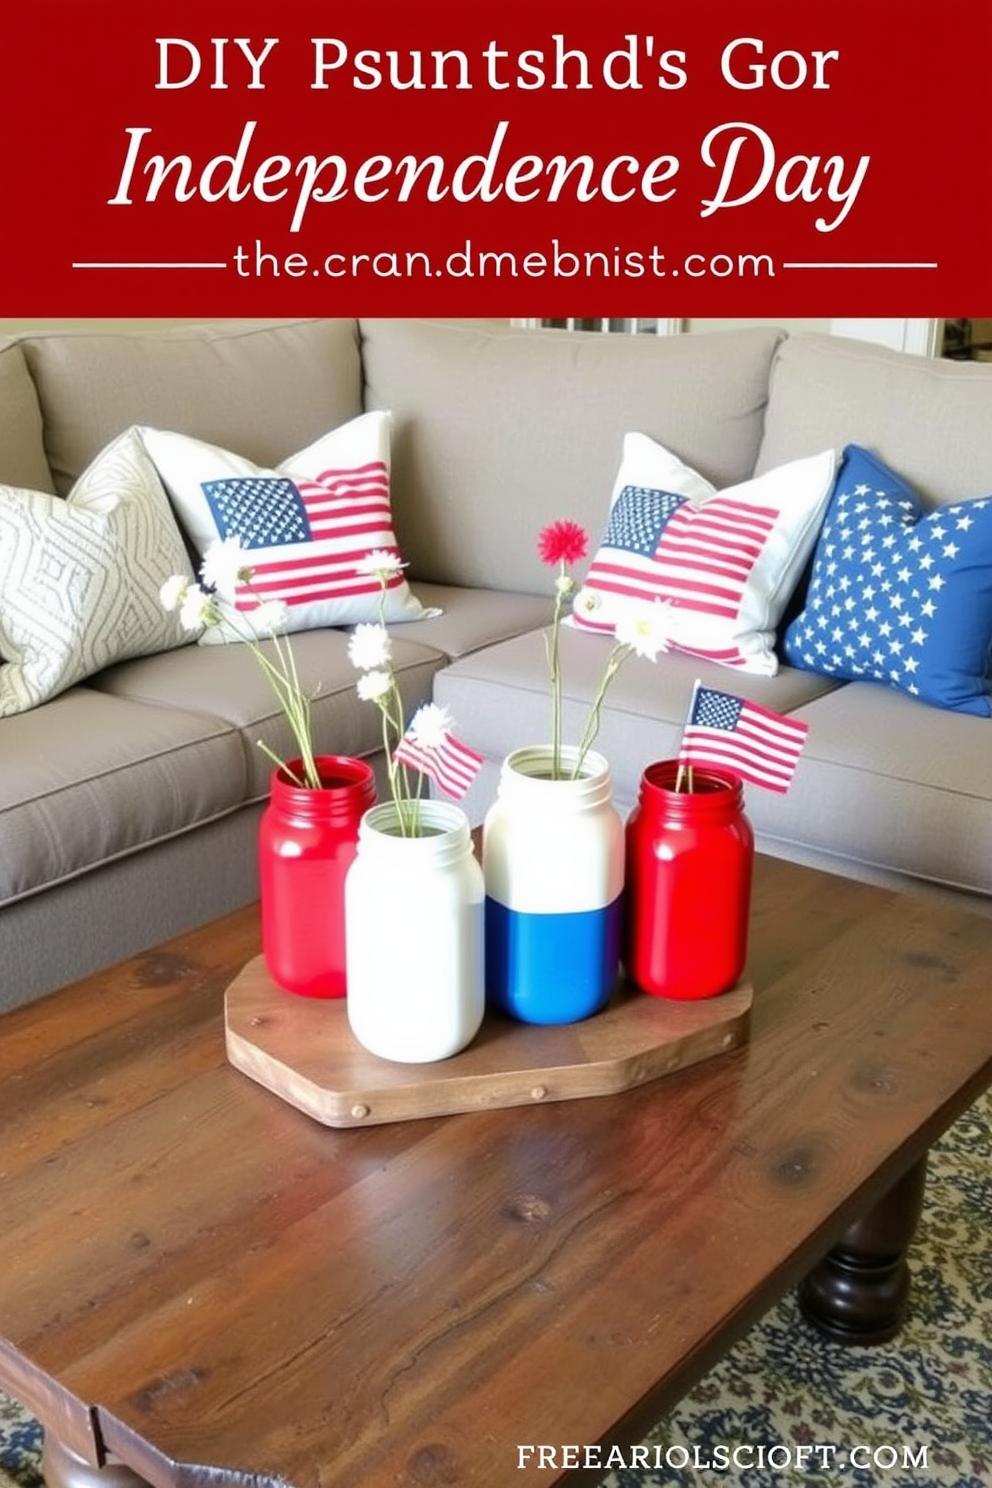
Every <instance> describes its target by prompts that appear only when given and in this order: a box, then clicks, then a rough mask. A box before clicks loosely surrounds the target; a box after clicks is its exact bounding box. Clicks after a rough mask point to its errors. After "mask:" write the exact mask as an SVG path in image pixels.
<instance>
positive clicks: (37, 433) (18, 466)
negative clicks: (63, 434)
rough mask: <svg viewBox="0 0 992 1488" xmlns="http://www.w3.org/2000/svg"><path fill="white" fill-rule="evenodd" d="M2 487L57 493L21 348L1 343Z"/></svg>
mask: <svg viewBox="0 0 992 1488" xmlns="http://www.w3.org/2000/svg"><path fill="white" fill-rule="evenodd" d="M0 484H2V485H5V486H23V487H25V488H26V489H27V490H29V491H47V492H48V493H49V494H51V493H52V492H54V490H55V487H54V485H53V484H52V472H51V471H50V470H49V468H48V461H47V460H46V458H45V443H44V440H43V438H42V433H41V409H40V408H39V407H38V395H37V393H36V392H35V387H34V383H33V382H32V381H31V374H30V373H29V371H28V367H27V362H26V361H25V359H24V351H23V349H22V347H21V346H20V345H19V344H18V343H17V342H16V341H15V340H13V339H8V340H4V341H0Z"/></svg>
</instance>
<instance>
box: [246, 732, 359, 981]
mask: <svg viewBox="0 0 992 1488" xmlns="http://www.w3.org/2000/svg"><path fill="white" fill-rule="evenodd" d="M289 764H290V768H291V769H294V770H296V771H299V770H302V763H301V761H299V760H290V761H289ZM316 765H317V772H318V774H319V776H320V779H321V781H322V782H323V787H322V789H320V790H314V789H313V788H312V787H310V786H300V785H296V784H294V782H293V781H292V779H291V778H290V776H289V775H287V774H286V772H285V771H284V770H281V769H279V770H276V771H275V772H274V773H273V776H272V783H271V789H270V794H269V802H268V805H267V806H266V808H265V811H264V812H263V814H262V819H261V822H260V824H259V833H258V873H259V891H260V896H261V918H262V953H263V955H264V957H265V964H266V967H267V968H268V972H269V975H270V976H271V977H272V980H273V981H274V982H275V983H276V985H277V986H279V987H281V988H282V989H283V990H284V991H286V992H294V993H296V994H297V995H298V996H300V997H343V996H344V995H345V990H346V950H345V927H344V881H345V875H346V874H347V872H348V869H349V868H350V867H351V864H352V861H353V859H354V857H355V851H356V848H357V844H358V824H359V822H360V821H361V819H362V816H363V815H364V813H365V812H366V811H367V810H368V809H369V807H370V806H371V805H372V804H373V802H374V801H375V777H374V775H373V773H372V769H371V766H369V765H368V764H366V762H365V761H364V760H359V759H352V758H350V757H348V756H345V755H318V756H317V759H316Z"/></svg>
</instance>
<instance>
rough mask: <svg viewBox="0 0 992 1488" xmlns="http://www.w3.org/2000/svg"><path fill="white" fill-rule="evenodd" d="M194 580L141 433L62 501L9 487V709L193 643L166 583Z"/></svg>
mask: <svg viewBox="0 0 992 1488" xmlns="http://www.w3.org/2000/svg"><path fill="white" fill-rule="evenodd" d="M172 573H181V574H185V575H187V576H188V577H189V578H190V579H192V577H193V573H192V569H191V568H190V562H189V558H188V556H187V554H186V548H185V544H184V543H183V538H182V533H181V532H180V531H179V528H178V527H177V525H176V520H175V518H174V516H173V515H172V512H171V510H170V508H169V502H168V498H167V497H166V494H165V492H164V490H163V489H162V485H161V482H160V481H159V479H158V476H157V475H156V474H155V470H154V467H153V466H152V464H151V462H150V461H149V459H148V456H147V455H146V454H145V450H144V446H143V445H142V443H141V441H140V439H139V438H138V436H137V433H136V431H135V430H134V429H128V430H126V431H125V432H124V433H123V434H121V435H119V436H118V438H117V439H115V440H114V441H113V442H112V443H111V444H109V445H108V446H107V447H106V448H105V449H104V450H102V451H101V452H100V454H99V455H97V457H96V459H95V460H94V461H93V462H92V463H91V464H90V465H89V466H88V467H87V469H86V470H84V471H83V474H82V475H81V476H80V477H79V480H78V481H77V482H76V484H75V485H74V486H73V488H72V490H71V491H70V492H69V494H68V496H67V497H66V498H65V500H63V499H62V498H61V497H58V496H49V495H46V494H45V493H43V492H41V491H26V490H21V489H18V488H15V487H12V486H0V657H2V658H3V660H4V662H5V665H3V666H0V717H7V716H9V715H10V714H13V713H23V712H25V711H26V710H27V709H29V708H34V707H36V706H37V704H39V703H43V702H45V701H47V699H48V698H52V697H55V695H56V694H57V693H60V692H64V691H65V689H66V688H67V687H71V686H72V685H73V684H74V683H76V682H80V681H82V680H83V678H84V677H89V676H92V674H93V673H94V672H98V671H101V670H102V669H103V668H104V667H105V666H109V665H110V663H111V662H114V661H123V660H125V659H126V658H128V657H132V656H147V655H149V654H150V653H152V652H155V651H167V650H169V649H171V648H172V647H173V646H179V645H182V644H184V643H185V642H186V641H188V640H189V637H188V636H187V635H186V634H185V633H184V632H183V630H182V628H181V626H180V624H179V618H178V616H177V615H169V614H166V612H165V611H164V610H163V609H162V605H161V603H160V601H159V589H160V588H161V585H162V584H163V582H164V581H165V579H167V578H168V577H169V575H170V574H172Z"/></svg>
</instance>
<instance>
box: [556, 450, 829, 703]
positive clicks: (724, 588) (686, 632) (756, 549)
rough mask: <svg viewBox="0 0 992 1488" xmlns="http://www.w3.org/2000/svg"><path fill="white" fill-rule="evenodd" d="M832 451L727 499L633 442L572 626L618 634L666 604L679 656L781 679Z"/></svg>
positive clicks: (737, 489)
mask: <svg viewBox="0 0 992 1488" xmlns="http://www.w3.org/2000/svg"><path fill="white" fill-rule="evenodd" d="M836 467H837V457H836V453H835V451H834V450H824V451H823V452H822V453H821V454H818V455H813V456H811V457H809V458H807V459H802V460H793V461H791V462H790V463H789V464H788V465H780V466H779V467H778V468H777V469H775V470H769V471H767V472H766V474H764V475H761V476H757V477H756V478H755V479H754V480H749V481H744V482H742V483H741V484H740V485H736V486H729V487H727V488H726V489H724V490H722V491H717V490H716V489H715V487H713V486H712V485H710V483H709V482H708V481H706V480H704V479H703V477H702V476H700V475H699V474H698V473H697V472H696V471H695V470H692V469H691V468H690V467H689V466H688V465H685V464H683V463H682V461H681V460H679V459H678V457H677V456H675V455H673V454H672V453H671V452H670V451H669V450H666V449H665V448H664V447H663V446H662V445H660V444H656V443H655V441H654V440H652V439H649V438H648V437H647V436H646V435H644V434H628V435H627V436H626V437H625V439H624V443H623V455H622V459H621V462H620V470H619V472H618V474H617V478H616V481H615V482H614V486H613V494H612V497H611V501H610V514H609V520H608V522H607V525H606V531H605V532H604V534H603V538H602V541H601V543H600V546H599V551H598V552H597V553H596V556H595V557H594V558H593V560H592V563H591V564H590V566H589V571H588V573H587V575H586V580H585V584H584V585H583V587H582V588H581V589H580V590H579V592H578V594H577V595H576V597H575V603H574V605H573V607H572V615H571V616H570V623H572V624H574V625H577V626H579V627H580V628H581V629H585V630H602V631H609V632H612V631H613V630H614V629H615V627H616V625H617V623H618V622H619V621H621V620H622V619H623V618H624V616H625V615H627V614H629V613H630V610H631V608H632V607H633V606H635V605H637V604H638V603H640V602H641V601H644V600H656V599H661V600H668V601H669V602H670V605H671V609H670V611H669V622H670V628H671V644H672V646H673V648H674V649H676V650H679V651H686V652H689V653H690V654H691V655H693V656H699V657H701V658H703V659H705V660H707V661H715V662H720V663H721V664H723V665H724V666H732V667H738V668H740V669H741V670H742V671H745V672H757V673H759V674H761V675H763V676H767V677H771V676H774V674H775V672H776V671H777V670H778V658H777V656H776V653H775V628H776V626H777V625H778V623H779V621H780V620H781V618H782V613H783V611H784V609H785V606H786V604H787V602H788V600H789V597H790V595H791V593H792V590H793V589H794V587H795V585H796V584H797V583H798V581H799V578H800V576H801V574H802V571H803V568H804V566H805V564H806V560H807V559H808V557H809V555H810V553H811V552H812V550H813V547H814V545H815V543H816V537H817V533H818V531H819V527H820V522H821V521H822V518H823V513H824V511H825V509H826V506H827V502H828V500H829V498H830V492H831V489H832V486H833V479H834V474H835V471H836Z"/></svg>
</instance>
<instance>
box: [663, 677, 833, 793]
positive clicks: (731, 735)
mask: <svg viewBox="0 0 992 1488" xmlns="http://www.w3.org/2000/svg"><path fill="white" fill-rule="evenodd" d="M808 731H809V724H808V723H804V722H802V721H801V720H798V719H794V718H783V717H782V716H781V714H779V713H773V712H772V710H771V709H770V708H763V707H761V705H760V704H759V703H749V702H747V701H745V699H744V698H739V697H734V695H733V693H730V692H718V691H717V690H716V689H715V688H713V687H701V686H700V685H699V684H698V683H697V685H696V690H695V692H694V693H693V698H692V705H691V707H690V709H689V718H688V721H687V723H686V726H685V730H684V732H683V734H682V746H681V748H680V750H679V764H684V765H715V766H716V767H717V768H722V769H725V770H729V771H730V772H731V773H733V774H734V775H739V776H740V778H741V779H742V780H749V781H751V782H752V783H753V784H754V785H763V786H765V787H766V789H768V790H773V791H778V792H779V793H780V794H784V792H785V791H787V790H788V789H789V785H790V783H791V781H792V777H793V775H794V773H795V769H796V764H797V762H798V760H799V756H800V754H801V753H802V750H803V745H804V744H805V742H806V734H807V733H808Z"/></svg>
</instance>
